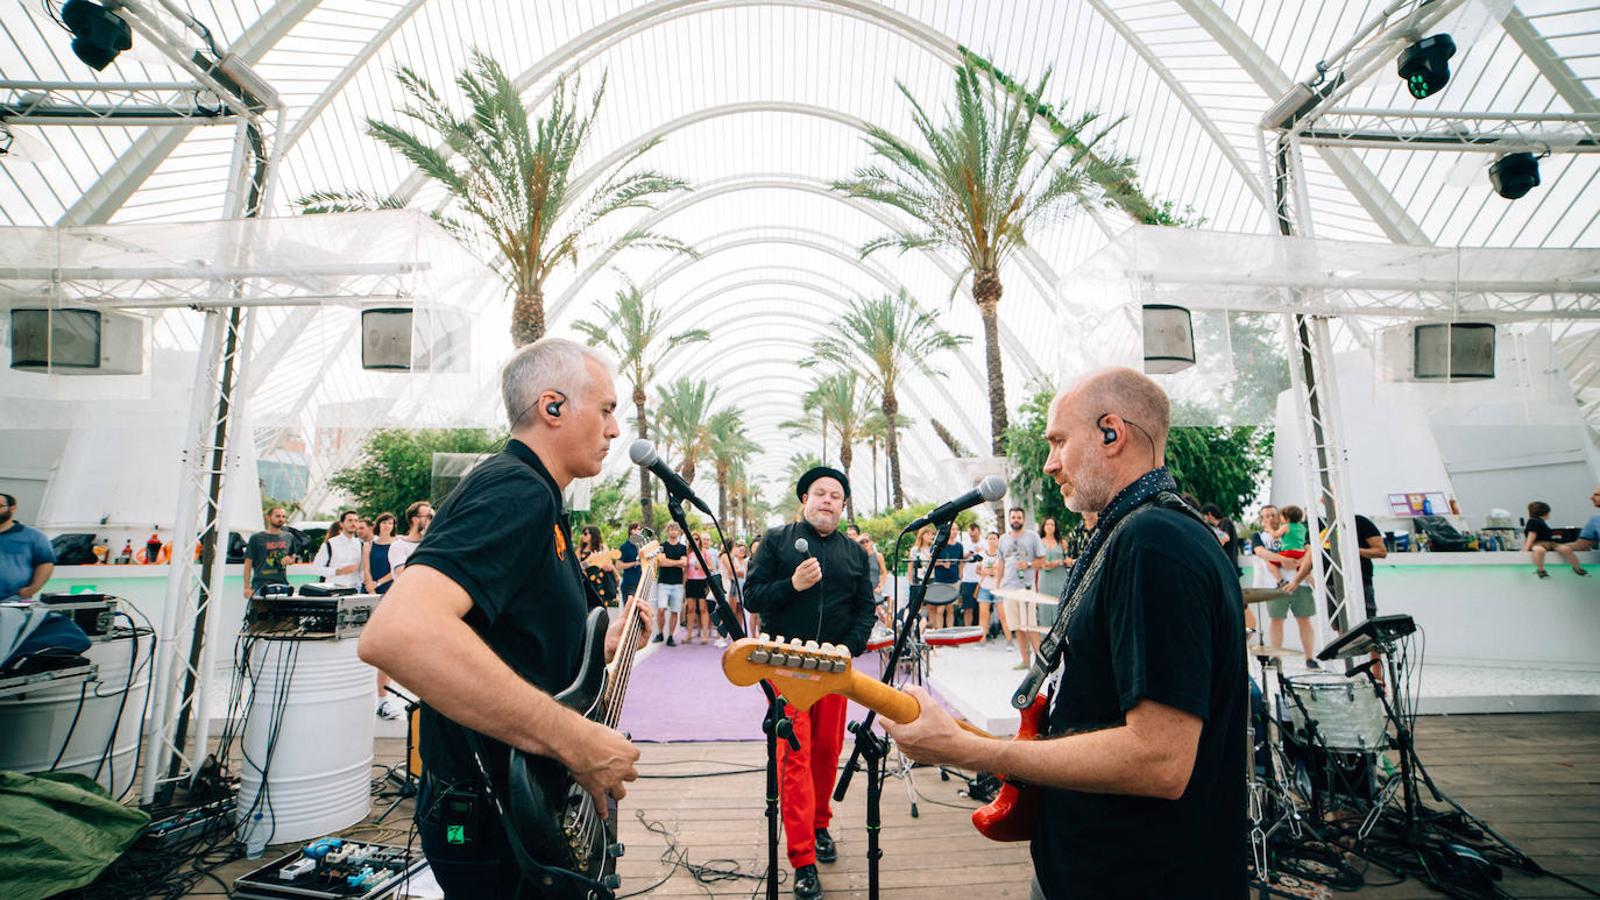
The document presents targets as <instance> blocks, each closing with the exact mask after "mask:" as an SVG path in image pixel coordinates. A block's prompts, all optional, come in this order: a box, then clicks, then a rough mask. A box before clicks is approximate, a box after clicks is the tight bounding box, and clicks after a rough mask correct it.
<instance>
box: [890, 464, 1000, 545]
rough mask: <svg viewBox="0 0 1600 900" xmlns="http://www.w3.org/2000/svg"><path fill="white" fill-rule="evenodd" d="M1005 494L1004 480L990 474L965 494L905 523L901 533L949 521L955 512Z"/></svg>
mask: <svg viewBox="0 0 1600 900" xmlns="http://www.w3.org/2000/svg"><path fill="white" fill-rule="evenodd" d="M1005 495H1006V480H1005V479H1004V478H1001V477H1000V476H999V475H990V476H989V477H987V478H985V479H983V480H982V481H980V482H978V486H977V487H975V488H973V489H972V490H970V491H967V492H966V493H965V494H962V495H961V496H959V497H957V498H955V499H954V500H951V501H949V502H947V503H944V504H941V505H940V506H938V507H937V508H935V509H934V510H933V511H932V512H930V513H928V514H927V515H925V516H923V517H922V518H920V519H915V520H913V521H912V522H911V524H910V525H907V526H906V527H905V528H904V529H903V530H902V531H901V533H902V534H904V533H905V532H907V531H916V530H917V529H919V528H921V527H922V526H924V525H933V524H935V523H940V522H949V521H950V520H951V519H954V518H955V517H956V513H959V512H961V511H962V510H964V509H966V508H968V507H971V506H977V505H978V504H979V503H982V502H984V501H988V502H990V503H993V502H994V501H996V500H999V499H1000V498H1001V497H1004V496H1005Z"/></svg>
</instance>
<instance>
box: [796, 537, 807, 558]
mask: <svg viewBox="0 0 1600 900" xmlns="http://www.w3.org/2000/svg"><path fill="white" fill-rule="evenodd" d="M794 550H795V552H796V553H799V554H801V555H805V554H807V553H810V552H811V544H810V543H808V542H807V541H806V539H805V538H795V539H794Z"/></svg>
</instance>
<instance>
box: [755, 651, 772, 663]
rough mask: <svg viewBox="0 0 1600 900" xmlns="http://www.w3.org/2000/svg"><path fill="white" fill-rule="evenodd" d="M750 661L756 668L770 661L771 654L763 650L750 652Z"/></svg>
mask: <svg viewBox="0 0 1600 900" xmlns="http://www.w3.org/2000/svg"><path fill="white" fill-rule="evenodd" d="M750 661H751V662H753V663H755V664H756V665H758V666H764V665H766V664H767V663H769V662H771V661H772V654H771V653H768V652H767V651H765V650H751V651H750Z"/></svg>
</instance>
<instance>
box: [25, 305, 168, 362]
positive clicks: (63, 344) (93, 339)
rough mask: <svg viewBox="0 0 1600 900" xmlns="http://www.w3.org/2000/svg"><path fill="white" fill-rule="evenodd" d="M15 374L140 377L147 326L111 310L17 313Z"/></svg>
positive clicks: (62, 310)
mask: <svg viewBox="0 0 1600 900" xmlns="http://www.w3.org/2000/svg"><path fill="white" fill-rule="evenodd" d="M11 368H13V369H17V370H19V371H22V372H38V373H43V374H48V375H138V374H140V373H142V372H143V371H144V320H143V319H141V318H140V317H138V316H133V315H129V314H127V313H120V312H116V311H113V310H98V309H14V310H12V311H11Z"/></svg>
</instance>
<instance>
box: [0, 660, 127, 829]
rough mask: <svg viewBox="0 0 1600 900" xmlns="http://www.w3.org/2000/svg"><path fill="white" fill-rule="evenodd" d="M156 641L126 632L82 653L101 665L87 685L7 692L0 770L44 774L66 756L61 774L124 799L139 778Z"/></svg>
mask: <svg viewBox="0 0 1600 900" xmlns="http://www.w3.org/2000/svg"><path fill="white" fill-rule="evenodd" d="M152 645H153V638H152V636H151V635H149V634H141V635H138V636H137V638H135V636H134V635H133V634H132V633H130V632H126V631H124V632H120V633H118V634H116V635H114V636H112V637H109V638H106V639H103V640H102V639H94V643H92V644H91V645H90V646H89V649H88V650H86V651H84V653H83V656H84V658H86V659H88V660H89V661H90V662H92V663H95V664H97V665H98V666H99V667H100V669H99V674H98V675H97V676H96V680H95V681H91V682H89V683H88V684H87V686H85V685H84V684H83V682H76V683H71V684H52V683H48V682H47V683H45V684H44V685H43V686H41V687H40V689H39V690H37V691H29V692H28V693H25V694H17V695H13V696H10V697H0V769H5V770H8V771H12V772H44V771H48V770H49V769H50V764H51V763H52V762H54V761H55V759H56V757H57V755H59V756H60V758H61V762H60V763H59V764H58V765H56V767H55V771H57V772H77V773H79V774H82V775H88V776H90V777H92V778H94V779H95V780H96V781H99V782H100V784H101V785H102V786H104V787H105V789H106V790H108V791H110V792H111V796H113V797H118V796H121V794H122V793H123V792H125V791H127V789H128V787H129V785H131V784H133V780H134V768H135V758H136V756H137V755H138V747H139V731H140V729H139V723H140V722H141V721H142V720H143V718H144V714H145V708H144V707H145V698H146V696H148V694H149V692H150V673H151V672H152V671H153V670H154V668H155V666H154V665H153V664H152V662H151V659H150V653H151V647H152ZM135 650H137V651H138V657H137V659H135V657H134V655H133V654H134V651H135ZM130 672H131V673H132V675H133V677H132V680H131V683H130V680H129V673H130ZM80 696H81V697H82V698H83V712H82V713H81V714H79V713H78V701H79V697H80ZM124 698H126V699H124ZM119 710H120V711H121V715H120V716H119V715H118V711H119ZM74 715H77V719H78V723H77V725H76V726H74V725H73V723H72V720H73V716H74ZM113 730H115V732H116V733H115V736H114V737H113V734H112V732H113ZM69 735H70V737H69ZM63 744H65V745H66V749H65V750H64V751H63V749H62V745H63ZM108 747H109V749H110V752H109V753H108V752H107V748H108ZM96 769H98V770H99V772H98V774H96Z"/></svg>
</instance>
